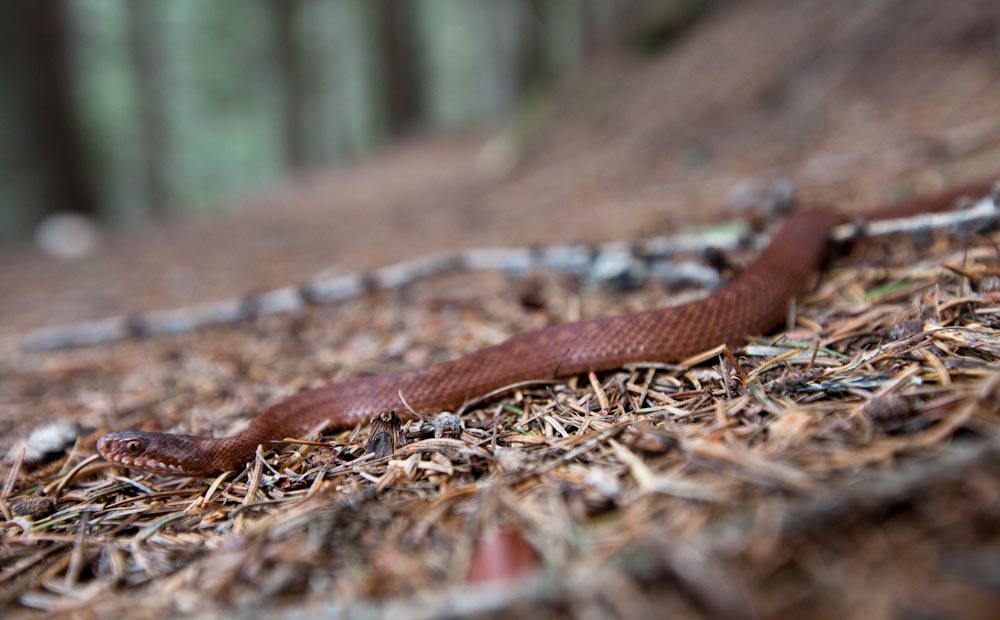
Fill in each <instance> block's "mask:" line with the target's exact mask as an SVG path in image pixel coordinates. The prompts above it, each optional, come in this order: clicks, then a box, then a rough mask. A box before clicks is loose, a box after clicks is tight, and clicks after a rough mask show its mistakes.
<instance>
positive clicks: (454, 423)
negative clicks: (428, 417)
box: [431, 411, 465, 439]
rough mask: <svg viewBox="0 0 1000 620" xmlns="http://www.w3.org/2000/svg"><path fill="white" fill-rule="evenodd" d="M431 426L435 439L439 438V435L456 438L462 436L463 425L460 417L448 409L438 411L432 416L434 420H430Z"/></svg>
mask: <svg viewBox="0 0 1000 620" xmlns="http://www.w3.org/2000/svg"><path fill="white" fill-rule="evenodd" d="M431 427H432V428H433V429H434V437H435V438H436V439H440V438H441V437H450V438H452V439H458V438H459V437H461V436H462V431H463V430H464V429H465V425H464V424H462V418H460V417H458V416H457V415H455V414H454V413H450V412H448V411H442V412H441V413H439V414H438V416H437V417H436V418H434V421H433V422H431Z"/></svg>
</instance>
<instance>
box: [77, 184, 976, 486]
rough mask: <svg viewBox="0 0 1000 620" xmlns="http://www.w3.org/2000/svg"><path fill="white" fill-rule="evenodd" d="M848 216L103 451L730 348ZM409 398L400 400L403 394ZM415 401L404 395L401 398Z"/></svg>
mask: <svg viewBox="0 0 1000 620" xmlns="http://www.w3.org/2000/svg"><path fill="white" fill-rule="evenodd" d="M989 187H990V184H987V183H978V184H974V185H969V186H964V187H961V188H958V189H955V190H952V191H949V192H947V193H944V194H940V195H938V196H934V197H931V198H926V199H917V200H912V201H908V202H905V203H899V204H896V205H890V206H888V207H885V208H883V209H882V210H880V211H877V212H876V213H875V214H874V217H872V218H870V219H869V221H871V220H877V219H885V218H891V217H902V216H906V215H912V214H916V213H924V212H931V211H937V210H942V209H945V208H948V207H950V206H951V205H952V204H953V203H955V202H956V200H957V199H958V198H960V197H962V196H969V197H979V196H983V195H985V194H986V193H987V192H988V190H989ZM845 220H847V217H846V216H845V215H843V214H841V213H840V212H838V211H836V210H835V209H832V208H819V207H814V208H808V209H802V210H799V211H796V212H794V213H793V214H791V215H790V216H788V217H787V218H786V219H785V221H784V222H783V223H782V224H781V226H780V227H779V228H778V230H777V231H776V232H775V234H774V235H773V237H772V239H771V242H770V244H769V245H768V246H767V247H766V248H765V249H764V250H763V251H762V252H761V254H760V256H759V257H758V258H757V259H756V260H755V261H754V262H753V263H752V264H751V265H750V266H749V267H748V268H747V269H746V270H745V271H744V272H743V273H741V274H740V275H739V276H738V277H737V278H735V279H734V280H733V281H732V282H730V283H729V284H728V285H726V286H724V287H722V288H720V289H718V290H716V291H715V292H713V293H712V294H711V295H709V296H707V297H705V298H704V299H701V300H698V301H694V302H690V303H687V304H683V305H679V306H673V307H668V308H662V309H657V310H650V311H646V312H640V313H634V314H627V315H622V316H612V317H603V318H597V319H591V320H585V321H578V322H573V323H564V324H560V325H552V326H549V327H545V328H542V329H539V330H535V331H530V332H526V333H522V334H519V335H516V336H514V337H512V338H510V339H509V340H506V341H505V342H502V343H500V344H497V345H494V346H492V347H487V348H485V349H481V350H479V351H475V352H473V353H469V354H467V355H464V356H462V357H459V358H457V359H455V360H452V361H449V362H444V363H441V364H436V365H433V366H430V367H428V368H426V369H422V370H413V371H407V372H400V373H391V374H384V375H377V376H366V377H356V378H353V379H348V380H346V381H338V382H334V383H331V384H328V385H325V386H323V387H319V388H315V389H311V390H306V391H303V392H300V393H299V394H296V395H294V396H291V397H289V398H286V399H285V400H282V401H281V402H278V403H276V404H274V405H272V406H270V407H268V408H267V409H265V410H263V411H262V412H261V413H260V414H259V415H258V416H257V417H256V418H255V419H254V420H253V422H252V423H251V424H250V426H249V428H247V430H246V431H244V432H242V433H239V434H237V435H233V436H231V437H223V438H208V437H195V436H190V435H175V434H170V433H153V432H144V431H122V432H116V433H110V434H108V435H105V436H103V437H101V439H100V440H99V441H98V446H97V447H98V450H99V451H100V453H101V454H102V455H103V456H104V458H106V459H108V460H109V461H113V462H115V463H119V464H122V465H125V466H128V467H131V468H133V469H139V470H145V471H153V472H163V473H172V474H178V475H188V476H201V475H209V474H213V473H216V472H219V471H223V470H227V469H235V468H238V467H241V466H243V465H244V464H245V463H247V462H248V461H250V460H251V459H252V458H253V456H254V453H255V451H256V449H257V446H258V445H260V444H266V443H267V442H269V441H272V440H277V439H282V438H284V437H291V436H296V435H301V434H303V433H305V432H307V431H308V430H310V429H312V428H315V427H317V426H318V425H320V424H322V423H325V424H326V428H327V429H328V430H339V429H346V428H350V427H353V426H354V425H356V424H357V423H359V422H361V421H363V420H365V419H366V418H367V417H368V416H370V415H372V414H374V413H376V412H378V411H381V410H384V409H396V410H398V411H400V412H404V415H411V414H409V413H406V412H407V410H408V408H412V409H413V410H414V411H415V412H416V413H430V412H437V411H442V410H449V409H454V408H456V407H459V406H461V405H462V404H464V403H466V402H468V401H469V400H471V399H473V398H476V397H479V396H483V395H484V394H488V393H491V392H493V391H495V390H498V389H501V388H503V387H505V386H510V385H512V384H516V383H523V382H526V381H540V380H548V379H553V378H557V377H564V376H568V375H575V374H579V373H585V372H590V371H603V370H609V369H613V368H618V367H620V366H622V365H623V364H627V363H635V362H650V361H679V360H682V359H685V358H687V357H690V356H691V355H693V354H695V353H698V352H700V351H704V350H706V349H710V348H712V347H715V346H717V345H720V344H723V343H725V344H731V345H733V344H737V343H739V342H741V341H742V340H743V339H745V338H746V337H747V336H750V335H753V334H759V333H761V332H764V331H767V330H769V329H771V328H773V327H774V326H775V325H777V324H779V323H780V322H781V320H782V318H783V317H784V315H785V312H786V309H787V306H788V303H789V301H790V300H791V299H792V297H793V296H794V295H795V294H796V293H797V292H798V291H799V290H800V289H801V288H802V287H803V286H804V285H805V283H806V282H807V281H808V279H809V277H810V275H811V274H812V273H814V272H815V271H816V270H817V269H818V268H819V266H820V263H821V262H822V260H823V257H824V255H825V252H826V247H827V241H828V237H829V235H830V233H831V230H832V229H833V228H834V227H835V226H837V225H838V224H840V223H842V222H844V221H845ZM401 396H402V398H401ZM403 399H405V401H406V402H405V403H404V402H403Z"/></svg>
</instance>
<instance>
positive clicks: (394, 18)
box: [376, 0, 421, 135]
mask: <svg viewBox="0 0 1000 620" xmlns="http://www.w3.org/2000/svg"><path fill="white" fill-rule="evenodd" d="M415 17H416V7H415V5H414V4H413V3H412V2H410V1H409V0H377V2H376V19H377V28H378V44H379V46H380V47H381V71H379V74H380V75H381V81H382V85H381V86H382V92H383V97H384V105H385V110H386V124H387V130H388V132H389V134H390V135H399V134H401V133H405V132H406V131H407V130H409V129H412V128H413V126H414V125H415V124H416V123H417V121H418V120H419V119H420V115H421V107H420V100H421V92H420V81H419V80H418V75H419V67H418V66H417V40H416V33H415V32H414V28H415V25H414V21H415Z"/></svg>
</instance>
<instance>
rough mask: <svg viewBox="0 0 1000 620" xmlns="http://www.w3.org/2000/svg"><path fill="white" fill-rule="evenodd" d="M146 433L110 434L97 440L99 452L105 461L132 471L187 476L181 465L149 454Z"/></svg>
mask: <svg viewBox="0 0 1000 620" xmlns="http://www.w3.org/2000/svg"><path fill="white" fill-rule="evenodd" d="M144 435H145V433H139V432H131V433H130V432H124V433H109V434H107V435H104V436H103V437H101V438H100V439H98V440H97V451H98V452H99V453H100V454H101V456H102V457H104V458H105V460H107V461H109V462H111V463H115V464H116V465H122V466H124V467H129V468H131V469H138V470H141V471H148V472H153V473H167V474H175V475H177V474H181V475H183V474H186V473H187V469H186V468H185V467H183V466H181V465H176V464H174V463H169V462H167V461H164V460H163V459H160V458H157V457H155V456H153V455H151V454H148V452H149V443H150V442H149V441H148V438H147V437H144Z"/></svg>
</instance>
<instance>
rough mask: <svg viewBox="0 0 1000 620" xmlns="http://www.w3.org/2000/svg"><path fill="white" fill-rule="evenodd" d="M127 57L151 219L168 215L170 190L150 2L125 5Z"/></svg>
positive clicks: (159, 53)
mask: <svg viewBox="0 0 1000 620" xmlns="http://www.w3.org/2000/svg"><path fill="white" fill-rule="evenodd" d="M124 8H125V18H126V20H127V24H128V26H127V29H126V30H127V46H128V47H127V50H128V53H127V57H128V60H129V63H130V66H131V71H132V89H133V93H134V95H133V96H134V99H135V102H136V115H137V117H138V119H137V120H138V123H137V128H138V134H139V135H138V140H139V144H138V147H139V148H138V151H139V156H140V158H141V160H142V161H141V162H140V167H141V170H142V175H141V179H140V184H141V189H140V192H141V193H142V196H143V202H144V203H145V206H146V209H147V211H148V212H149V213H150V214H151V215H152V216H154V217H158V218H163V217H166V216H167V215H169V203H170V190H169V188H168V187H167V175H166V166H167V162H168V161H169V154H168V153H169V151H168V149H169V148H170V144H169V137H168V136H169V131H168V127H167V117H166V113H165V110H164V108H163V105H164V100H163V97H162V96H161V94H162V92H161V91H162V88H161V87H162V85H163V70H162V69H163V67H162V64H163V49H162V41H161V39H160V36H159V35H160V28H159V24H158V21H159V20H158V19H157V13H156V6H155V4H154V3H151V2H148V1H144V0H132V1H131V2H126V3H125V6H124Z"/></svg>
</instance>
